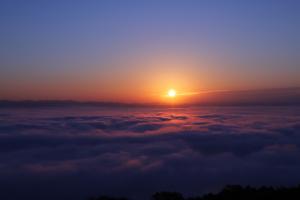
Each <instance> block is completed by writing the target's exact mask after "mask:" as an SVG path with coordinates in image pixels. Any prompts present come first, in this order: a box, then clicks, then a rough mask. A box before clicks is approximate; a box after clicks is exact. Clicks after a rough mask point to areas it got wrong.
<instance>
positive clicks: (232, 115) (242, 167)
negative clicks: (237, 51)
mask: <svg viewBox="0 0 300 200" xmlns="http://www.w3.org/2000/svg"><path fill="white" fill-rule="evenodd" d="M299 158H300V107H207V108H201V107H200V108H171V109H166V108H155V109H154V108H118V109H111V108H97V107H86V108H76V107H74V108H53V107H52V108H31V109H28V108H27V109H26V108H18V109H13V108H7V109H1V111H0V188H1V189H0V199H6V200H10V199H12V200H14V199H21V198H22V199H32V200H35V199H44V200H48V199H49V200H50V199H56V200H60V199H74V200H77V199H78V200H79V199H86V198H87V197H89V196H93V195H100V194H106V195H112V196H126V197H130V198H133V199H148V197H149V196H150V195H151V194H152V193H154V192H157V191H163V190H167V191H178V192H182V193H183V194H185V195H187V196H189V195H195V194H202V193H204V192H213V191H217V190H218V189H220V188H222V187H223V186H224V185H226V184H242V185H248V184H250V185H253V186H260V185H275V186H280V185H285V186H287V185H295V184H300V173H299V169H300V159H299Z"/></svg>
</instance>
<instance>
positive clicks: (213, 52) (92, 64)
mask: <svg viewBox="0 0 300 200" xmlns="http://www.w3.org/2000/svg"><path fill="white" fill-rule="evenodd" d="M299 9H300V3H299V1H296V0H294V1H291V0H287V1H284V0H281V1H280V0H272V1H271V0H261V1H258V0H255V1H237V0H229V1H221V0H210V1H208V0H202V1H193V0H188V1H179V0H178V1H177V0H175V1H169V0H163V1H132V0H128V1H117V0H112V1H1V2H0V13H1V14H0V15H1V17H0V29H1V32H0V43H1V47H0V65H1V74H0V77H1V81H0V83H1V85H2V87H0V89H1V90H2V92H1V91H0V95H1V96H3V98H35V97H40V98H42V97H43V96H41V95H40V96H39V94H40V93H41V92H40V90H42V89H40V88H38V87H37V85H44V87H43V90H53V94H52V96H51V95H50V96H49V98H59V96H60V95H61V93H60V92H56V91H55V89H51V88H53V87H54V86H53V82H54V80H56V81H58V82H59V85H63V86H65V87H66V88H69V90H70V91H75V90H76V88H78V87H80V86H82V87H83V85H84V87H86V85H88V83H87V82H91V84H92V85H97V84H99V85H102V86H103V85H106V86H107V87H103V88H101V90H103V91H104V93H105V88H109V90H110V91H113V92H112V93H113V94H107V95H106V96H105V95H104V96H105V97H103V98H106V97H109V96H114V95H115V93H120V91H118V90H117V89H115V87H116V86H114V83H118V81H120V80H121V79H122V80H123V79H124V77H127V78H125V79H124V82H126V80H130V79H132V78H133V77H135V76H140V75H141V74H143V73H147V72H148V71H149V68H151V66H150V67H149V66H144V65H143V64H140V63H139V62H137V60H143V59H144V62H147V61H148V60H149V59H152V60H159V59H160V58H158V57H160V56H161V55H166V57H184V56H186V55H188V56H189V57H192V58H191V59H192V60H194V61H195V62H200V63H201V62H203V60H209V61H208V62H213V64H211V65H191V66H184V67H182V66H180V67H178V68H179V69H177V68H176V67H173V68H174V69H172V67H170V68H171V69H169V68H167V70H165V71H171V74H172V72H173V71H178V73H179V72H180V73H182V71H183V70H185V69H186V70H187V71H188V72H187V73H186V74H185V75H186V77H190V79H192V80H196V79H197V78H198V79H202V80H203V81H202V82H203V84H202V83H198V82H197V81H194V82H195V84H194V85H197V84H199V85H204V86H201V87H200V86H199V87H198V86H196V87H194V88H193V90H200V89H243V88H244V89H253V88H254V89H257V88H270V87H274V88H278V87H296V86H299V85H300V83H299V80H298V74H299V72H300V70H299V63H300V59H299V51H300V42H299V34H300V23H299V18H300V16H299V15H300V14H299V12H298V11H299ZM147 59H148V60H147ZM158 62H159V61H158ZM205 62H206V61H205ZM129 63H130V64H129ZM153 68H156V66H153ZM157 68H164V67H161V66H160V67H157ZM154 71H155V70H154ZM156 71H157V69H156ZM162 71H164V70H162ZM151 72H152V71H151ZM149 73H150V72H149ZM157 73H158V72H157ZM164 73H166V74H168V72H164ZM95 74H97V76H95ZM154 74H155V73H154ZM191 74H193V75H194V76H195V77H191ZM203 74H204V75H203ZM197 75H199V76H197ZM123 76H124V77H123ZM203 76H204V77H203ZM205 77H208V78H207V79H208V80H205V79H206V78H205ZM99 79H101V81H99ZM108 79H110V80H113V81H111V82H110V81H109V80H108ZM219 80H222V81H219ZM127 82H128V81H127ZM200 82H201V81H200ZM219 82H220V83H219ZM254 82H255V83H254ZM139 84H143V82H142V81H137V82H136V83H134V85H139ZM54 85H55V84H54ZM237 85H238V86H239V87H234V86H237ZM4 86H5V87H4ZM52 86H53V87H52ZM252 86H253V87H252ZM125 89H127V90H133V88H132V87H131V86H130V85H128V87H127V88H125ZM125 89H124V88H123V90H125ZM7 90H9V91H7ZM19 90H22V91H26V90H29V91H30V92H28V95H23V96H22V95H21V96H18V95H16V94H17V93H19ZM141 90H142V89H141ZM144 90H146V89H144ZM139 91H140V90H139ZM151 92H153V91H151ZM90 93H93V90H91V91H90ZM107 93H109V92H107ZM73 94H74V92H73ZM82 95H83V96H84V95H87V94H81V96H82ZM77 96H80V95H77ZM77 96H76V95H75V96H72V95H71V96H66V97H65V98H76V97H77ZM87 96H88V95H87ZM90 96H91V97H88V98H92V99H93V98H96V99H97V98H100V99H101V98H102V96H101V95H99V96H93V95H90ZM115 97H116V98H118V95H115Z"/></svg>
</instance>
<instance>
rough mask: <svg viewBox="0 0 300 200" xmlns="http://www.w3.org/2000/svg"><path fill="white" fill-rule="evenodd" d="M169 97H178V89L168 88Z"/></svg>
mask: <svg viewBox="0 0 300 200" xmlns="http://www.w3.org/2000/svg"><path fill="white" fill-rule="evenodd" d="M168 97H171V98H174V97H176V90H174V89H169V90H168Z"/></svg>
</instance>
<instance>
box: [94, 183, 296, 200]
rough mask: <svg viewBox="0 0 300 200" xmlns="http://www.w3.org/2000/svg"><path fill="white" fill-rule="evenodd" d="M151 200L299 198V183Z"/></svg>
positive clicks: (173, 194)
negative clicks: (296, 184) (288, 185)
mask: <svg viewBox="0 0 300 200" xmlns="http://www.w3.org/2000/svg"><path fill="white" fill-rule="evenodd" d="M150 199H151V200H296V199H297V200H299V199H300V185H299V186H297V187H276V188H274V187H265V186H263V187H260V188H254V187H250V186H247V187H242V186H239V185H228V186H226V187H224V188H223V189H222V190H221V191H220V192H218V193H216V194H213V193H208V194H204V195H203V196H195V197H188V198H185V197H183V195H182V194H181V193H178V192H157V193H155V194H153V195H152V197H151V198H150ZM89 200H128V199H127V198H125V197H120V198H116V197H108V196H99V197H92V198H89Z"/></svg>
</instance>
